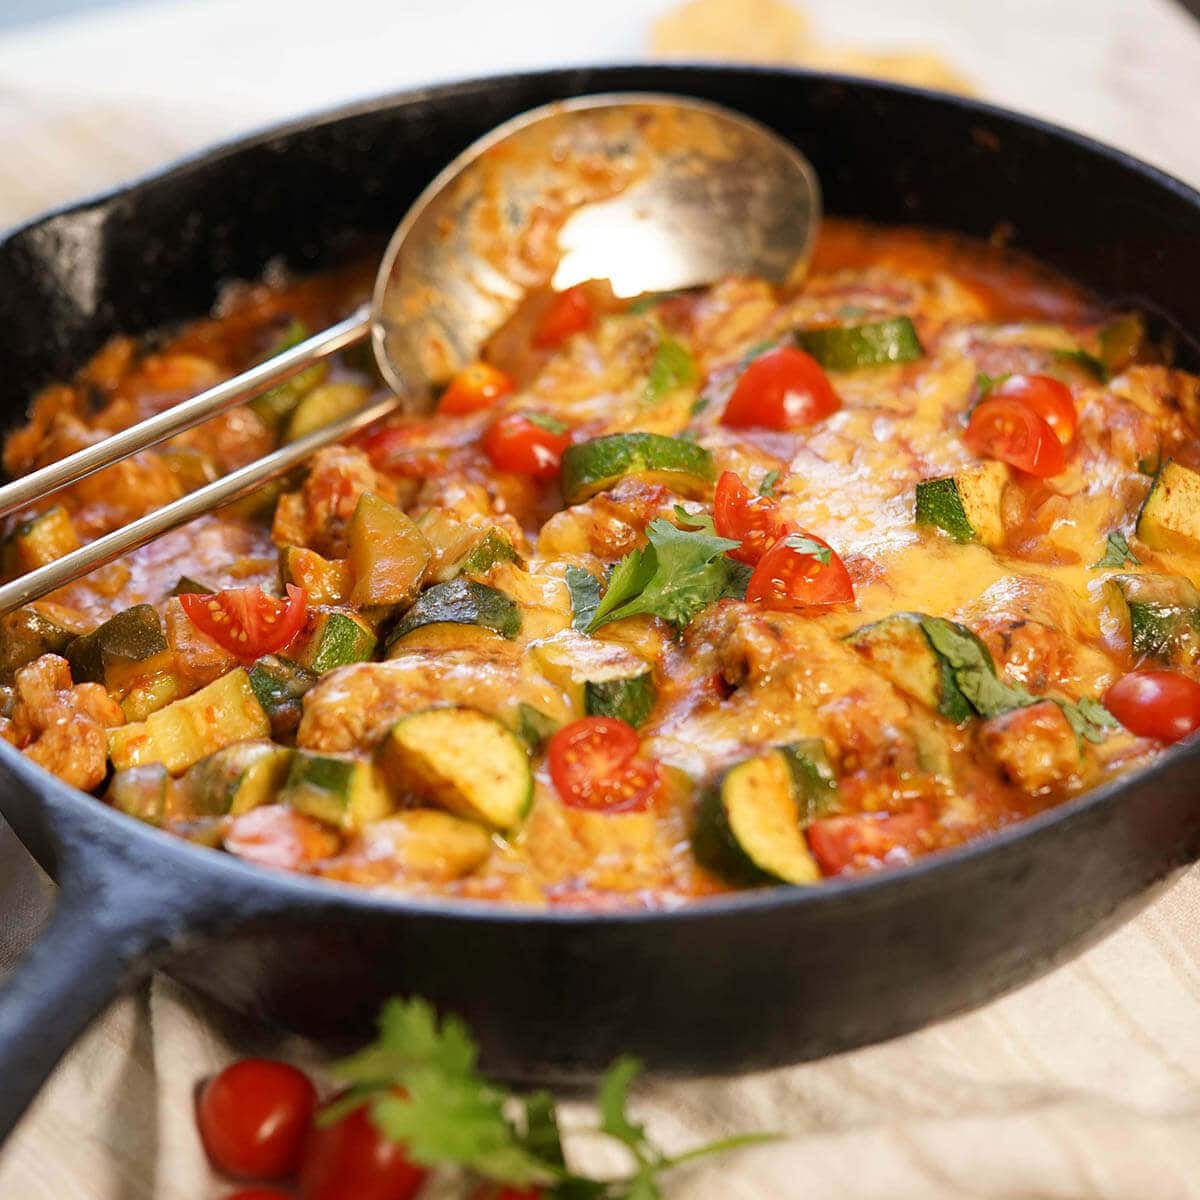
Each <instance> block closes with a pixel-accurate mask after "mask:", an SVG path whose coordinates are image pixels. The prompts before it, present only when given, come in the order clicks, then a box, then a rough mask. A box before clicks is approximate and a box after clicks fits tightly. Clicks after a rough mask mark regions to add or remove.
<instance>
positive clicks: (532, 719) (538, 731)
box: [517, 700, 559, 754]
mask: <svg viewBox="0 0 1200 1200" xmlns="http://www.w3.org/2000/svg"><path fill="white" fill-rule="evenodd" d="M558 728H559V723H558V722H557V721H556V720H555V719H554V718H553V717H550V716H547V715H546V714H545V713H544V712H542V710H541V709H540V708H534V707H533V705H532V704H526V703H525V702H524V701H523V700H522V701H521V703H520V704H518V705H517V737H519V738H520V739H521V741H523V742H524V743H525V745H526V746H528V747H529V752H530V753H531V754H536V753H538V751H539V750H541V748H542V747H543V746H544V745H545V744H546V743H547V742H548V741H549V740H550V738H551V737H552V736H553V735H554V734H555V732H556V731H557V730H558Z"/></svg>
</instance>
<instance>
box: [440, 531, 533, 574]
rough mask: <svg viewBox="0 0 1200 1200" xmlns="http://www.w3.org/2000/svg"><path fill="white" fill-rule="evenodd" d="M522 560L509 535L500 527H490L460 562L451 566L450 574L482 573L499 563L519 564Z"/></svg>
mask: <svg viewBox="0 0 1200 1200" xmlns="http://www.w3.org/2000/svg"><path fill="white" fill-rule="evenodd" d="M520 562H521V556H520V555H519V554H518V553H517V551H516V549H515V547H514V546H513V544H512V542H511V541H510V540H509V537H508V535H507V534H506V533H504V532H503V531H502V530H499V529H489V530H488V531H487V533H485V534H484V535H483V537H481V538H480V539H479V541H477V542H476V543H475V545H474V546H472V547H471V549H470V550H468V551H467V553H466V554H464V555H463V556H462V558H460V559H459V560H458V562H456V563H454V565H453V566H452V567H451V568H450V574H451V575H452V576H457V575H482V574H483V573H484V572H485V571H490V570H491V569H492V567H494V566H496V565H497V564H498V563H517V564H519V563H520Z"/></svg>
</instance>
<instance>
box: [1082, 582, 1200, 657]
mask: <svg viewBox="0 0 1200 1200" xmlns="http://www.w3.org/2000/svg"><path fill="white" fill-rule="evenodd" d="M1104 593H1105V597H1106V599H1107V602H1108V606H1109V610H1110V611H1111V612H1113V613H1114V614H1115V615H1116V616H1117V618H1118V619H1119V620H1120V621H1121V623H1122V626H1123V628H1124V629H1125V632H1126V636H1127V638H1128V641H1129V649H1130V653H1131V654H1132V656H1133V658H1134V660H1135V661H1137V662H1144V661H1146V660H1150V661H1152V662H1156V663H1163V664H1167V665H1174V666H1193V665H1194V664H1195V663H1196V662H1197V661H1200V589H1197V588H1196V586H1195V585H1194V584H1193V583H1192V582H1191V580H1189V579H1185V578H1183V576H1180V575H1151V574H1145V575H1138V574H1122V575H1110V576H1109V577H1108V578H1107V579H1106V580H1105V581H1104Z"/></svg>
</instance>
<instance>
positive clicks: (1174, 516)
mask: <svg viewBox="0 0 1200 1200" xmlns="http://www.w3.org/2000/svg"><path fill="white" fill-rule="evenodd" d="M1135 528H1136V531H1137V535H1138V537H1139V538H1141V539H1142V541H1143V542H1145V543H1146V545H1147V546H1149V547H1151V549H1154V550H1166V551H1169V552H1174V553H1178V554H1188V555H1194V554H1197V553H1200V473H1197V472H1196V471H1193V470H1192V469H1191V468H1190V467H1185V466H1183V465H1182V464H1181V463H1177V462H1176V461H1175V460H1174V459H1171V458H1168V459H1167V460H1166V462H1164V463H1162V464H1161V465H1160V467H1159V468H1158V473H1157V474H1156V475H1155V476H1154V482H1153V483H1152V484H1151V485H1150V491H1149V492H1147V493H1146V499H1145V500H1144V501H1142V507H1141V509H1140V510H1139V512H1138V515H1137V523H1136V526H1135Z"/></svg>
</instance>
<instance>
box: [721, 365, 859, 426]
mask: <svg viewBox="0 0 1200 1200" xmlns="http://www.w3.org/2000/svg"><path fill="white" fill-rule="evenodd" d="M841 406H842V401H841V398H840V397H839V396H838V394H837V392H835V391H834V390H833V384H832V383H830V381H829V376H828V375H826V374H825V371H824V369H823V368H822V366H821V364H820V363H819V362H817V360H816V359H815V358H813V356H812V355H811V354H808V353H806V352H805V351H803V350H801V349H800V348H799V347H798V346H776V347H774V348H773V349H768V350H766V351H765V353H762V354H759V355H758V356H757V357H755V358H753V359H752V361H750V362H749V363H748V365H747V366H746V367H745V369H744V370H743V371H742V374H741V376H740V377H739V378H738V381H737V384H736V385H735V386H734V389H733V391H732V392H731V393H730V395H729V399H728V400H727V401H726V403H725V411H724V412H723V413H722V414H721V424H722V425H727V426H729V427H730V428H731V429H753V428H759V429H781V430H785V429H803V428H804V427H805V426H807V425H813V424H815V423H816V422H817V421H820V420H823V419H824V418H825V417H828V416H830V415H831V414H832V413H835V412H837V410H838V409H839V408H841Z"/></svg>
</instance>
